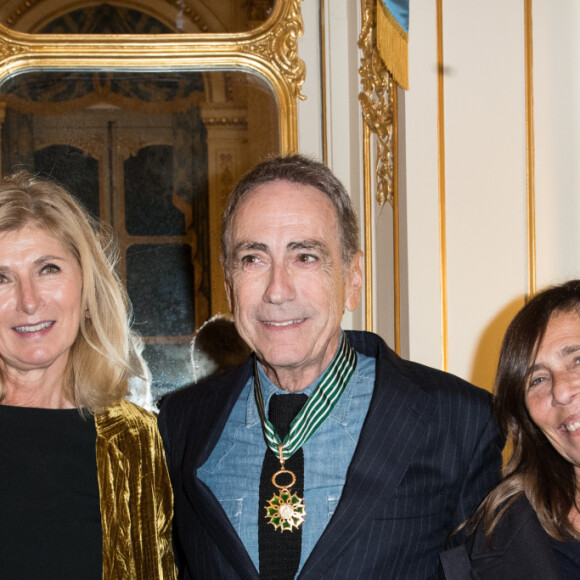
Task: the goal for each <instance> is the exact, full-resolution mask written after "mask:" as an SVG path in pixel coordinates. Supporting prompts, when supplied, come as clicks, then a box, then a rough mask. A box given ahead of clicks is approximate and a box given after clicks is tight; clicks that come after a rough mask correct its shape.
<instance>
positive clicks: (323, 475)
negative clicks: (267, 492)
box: [198, 353, 376, 571]
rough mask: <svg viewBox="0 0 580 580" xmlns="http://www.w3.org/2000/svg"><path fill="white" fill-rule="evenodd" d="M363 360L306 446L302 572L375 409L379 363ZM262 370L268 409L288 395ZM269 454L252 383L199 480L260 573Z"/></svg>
mask: <svg viewBox="0 0 580 580" xmlns="http://www.w3.org/2000/svg"><path fill="white" fill-rule="evenodd" d="M357 359H358V362H357V366H356V369H355V372H354V373H353V375H352V377H351V379H350V381H349V383H348V385H347V386H346V389H345V390H344V393H343V394H342V396H341V398H340V399H339V400H338V402H337V404H336V405H335V407H334V409H333V410H332V412H331V414H330V415H329V416H328V417H327V419H326V421H324V423H323V424H322V425H321V426H320V427H319V428H318V430H317V431H316V432H315V433H314V435H312V437H311V438H310V439H308V441H306V443H305V444H304V445H303V450H304V503H305V504H306V513H307V515H306V519H305V521H304V523H303V524H302V551H301V556H300V567H299V571H300V570H302V567H303V566H304V563H305V562H306V560H307V559H308V556H309V555H310V553H311V552H312V550H313V549H314V546H315V545H316V543H317V542H318V540H319V538H320V536H321V535H322V532H323V531H324V529H325V528H326V526H327V524H328V522H329V520H330V518H331V517H332V514H333V513H334V510H335V509H336V506H337V504H338V501H339V499H340V496H341V494H342V489H343V487H344V483H345V479H346V472H347V469H348V466H349V464H350V462H351V460H352V456H353V454H354V451H355V448H356V444H357V441H358V438H359V435H360V431H361V428H362V425H363V422H364V420H365V417H366V415H367V411H368V409H369V405H370V401H371V396H372V393H373V388H374V383H375V366H376V361H375V359H374V358H371V357H366V356H364V355H361V354H359V353H357ZM258 367H259V373H260V383H261V385H262V394H263V397H264V405H265V408H266V410H267V409H268V405H269V403H270V397H271V396H272V395H273V394H287V392H286V391H282V390H281V389H279V388H277V387H276V386H275V385H274V384H273V383H272V382H271V381H270V380H269V379H268V378H267V377H266V375H265V373H264V371H263V369H262V367H261V365H258ZM322 374H323V373H322ZM321 376H322V375H321ZM319 380H320V377H318V378H317V379H316V380H315V381H314V382H313V383H312V384H310V385H308V386H307V387H306V388H305V389H303V390H302V391H300V392H301V393H304V394H306V395H311V394H312V392H313V391H314V389H315V388H316V386H317V384H318V381H319ZM265 452H266V442H265V441H264V435H263V433H262V426H261V424H260V417H259V415H258V409H257V407H256V402H255V400H254V381H253V378H250V379H249V380H248V382H247V383H246V385H245V386H244V388H243V390H242V392H241V394H240V397H239V398H238V401H237V402H236V404H235V405H234V408H233V409H232V412H231V414H230V416H229V418H228V420H227V423H226V426H225V428H224V430H223V432H222V434H221V437H220V439H219V441H218V443H217V445H216V446H215V448H214V450H213V451H212V453H211V455H210V457H209V458H208V460H207V461H206V462H205V464H204V465H202V466H201V467H200V468H199V470H198V477H199V478H200V479H201V480H202V481H203V482H204V483H205V484H206V485H207V486H208V487H209V488H210V489H211V491H212V492H213V494H214V495H215V496H216V498H217V499H218V500H219V502H220V503H221V505H222V507H223V508H224V511H225V512H226V514H227V515H228V517H229V519H230V521H231V523H232V525H233V527H234V528H235V530H236V532H237V533H238V535H239V536H240V539H241V540H242V543H243V544H244V546H245V548H246V550H247V552H248V554H249V555H250V557H251V559H252V561H253V562H254V565H255V566H256V570H259V569H260V567H259V556H258V518H260V517H265V515H266V512H265V509H264V506H262V505H258V503H259V502H258V490H259V489H260V473H261V471H262V462H263V460H264V454H265Z"/></svg>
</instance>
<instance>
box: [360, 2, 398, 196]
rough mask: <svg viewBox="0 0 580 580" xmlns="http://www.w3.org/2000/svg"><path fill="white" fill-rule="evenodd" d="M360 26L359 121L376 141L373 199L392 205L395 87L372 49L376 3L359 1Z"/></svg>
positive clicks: (393, 186)
mask: <svg viewBox="0 0 580 580" xmlns="http://www.w3.org/2000/svg"><path fill="white" fill-rule="evenodd" d="M361 2H362V26H361V33H360V37H359V41H358V45H359V48H360V49H361V51H362V57H361V66H360V68H359V74H360V78H361V85H362V88H363V90H362V92H361V93H360V95H359V100H360V103H361V107H362V114H363V119H364V122H365V124H366V125H367V127H368V128H369V129H370V131H371V132H372V133H373V134H374V135H376V138H377V159H376V187H377V192H376V199H377V202H378V203H379V204H380V205H384V204H385V203H390V204H391V205H392V204H393V200H394V196H395V153H394V152H395V147H394V140H395V116H396V114H395V104H394V99H395V97H394V94H395V92H396V90H397V85H396V83H395V81H394V80H393V77H392V75H391V73H389V71H388V70H387V69H386V67H385V65H384V64H383V61H382V59H381V57H380V55H379V52H378V50H377V46H376V36H375V31H376V2H375V0H361Z"/></svg>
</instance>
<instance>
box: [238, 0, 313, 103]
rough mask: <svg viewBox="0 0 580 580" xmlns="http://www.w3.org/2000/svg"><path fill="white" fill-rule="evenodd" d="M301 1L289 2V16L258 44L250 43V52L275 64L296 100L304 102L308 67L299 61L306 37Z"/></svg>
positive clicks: (287, 13)
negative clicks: (301, 45) (302, 41)
mask: <svg viewBox="0 0 580 580" xmlns="http://www.w3.org/2000/svg"><path fill="white" fill-rule="evenodd" d="M301 2H302V0H291V1H290V2H289V3H288V8H287V12H286V16H285V18H284V19H283V20H281V21H280V22H278V24H277V25H276V26H275V27H273V28H272V29H270V30H269V31H268V34H266V35H265V36H264V37H263V38H261V39H260V40H259V42H256V43H253V44H251V45H250V46H249V47H248V48H249V51H250V52H253V53H257V54H260V55H262V56H263V57H264V58H265V59H266V60H270V61H272V62H274V63H275V64H276V66H277V67H278V68H279V70H280V71H281V72H282V73H283V74H284V76H285V77H286V79H287V81H288V82H289V83H290V85H291V87H292V94H293V97H294V98H298V99H301V100H304V99H305V98H306V97H305V96H304V95H303V94H302V92H301V90H302V85H303V84H304V79H305V78H306V65H305V64H304V61H303V60H301V59H300V58H298V39H299V38H300V37H301V36H302V35H303V34H304V23H303V21H302V13H301V10H300V3H301Z"/></svg>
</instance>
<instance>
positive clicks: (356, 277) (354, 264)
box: [344, 250, 363, 311]
mask: <svg viewBox="0 0 580 580" xmlns="http://www.w3.org/2000/svg"><path fill="white" fill-rule="evenodd" d="M362 264H363V253H362V251H361V250H359V251H358V252H357V253H356V254H355V255H354V256H353V257H352V259H351V261H350V264H349V266H348V271H347V273H346V278H345V281H344V307H345V308H346V309H347V310H350V311H352V310H354V309H355V308H356V307H357V306H358V303H359V302H360V297H361V291H362V283H363V273H362Z"/></svg>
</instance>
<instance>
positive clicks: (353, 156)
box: [298, 0, 580, 387]
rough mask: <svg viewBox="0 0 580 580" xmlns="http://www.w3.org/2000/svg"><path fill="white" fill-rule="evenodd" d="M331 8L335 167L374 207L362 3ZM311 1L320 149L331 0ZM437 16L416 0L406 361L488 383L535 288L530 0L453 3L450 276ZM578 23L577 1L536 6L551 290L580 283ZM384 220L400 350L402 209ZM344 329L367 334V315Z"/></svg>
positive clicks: (545, 249) (378, 311)
mask: <svg viewBox="0 0 580 580" xmlns="http://www.w3.org/2000/svg"><path fill="white" fill-rule="evenodd" d="M325 4H326V6H325V12H326V14H325V21H324V25H325V34H326V57H327V83H328V84H327V90H328V92H327V94H328V99H327V102H326V110H327V114H328V123H329V131H328V151H329V158H328V163H329V165H330V166H331V167H332V168H333V169H334V170H335V171H336V173H337V174H338V175H339V176H340V178H341V179H342V180H343V182H344V183H345V184H346V185H347V187H349V189H350V191H351V194H352V196H353V199H354V201H355V204H356V205H357V208H358V209H359V211H360V212H361V214H362V209H363V208H362V163H361V152H362V136H361V135H362V133H361V122H360V107H359V102H358V92H359V91H360V88H359V86H358V66H359V58H360V55H359V54H358V49H357V46H356V42H357V39H358V34H359V30H360V6H358V4H359V3H358V2H354V1H352V0H332V2H331V1H330V0H326V2H325ZM302 9H303V14H304V19H305V28H306V30H305V37H304V39H303V40H301V43H300V56H301V58H303V59H304V60H305V61H306V64H307V82H306V84H305V89H304V92H305V94H306V95H307V97H308V99H307V100H306V101H304V102H302V103H300V104H299V111H298V112H299V149H300V150H301V151H302V152H308V153H315V154H317V155H318V156H320V157H321V155H322V133H321V123H320V115H321V111H322V109H323V108H322V102H321V94H322V93H321V91H320V83H321V78H320V64H319V62H320V61H319V58H320V51H319V50H318V44H317V43H318V39H319V33H320V22H319V19H318V14H319V12H318V11H319V3H318V2H312V1H311V0H305V1H304V2H303V4H302ZM435 9H436V3H435V2H427V1H425V0H418V1H417V2H414V3H412V5H411V28H410V45H409V62H410V64H409V67H410V68H409V73H410V75H409V76H410V90H409V91H407V92H406V93H405V94H404V95H403V98H402V99H400V112H401V116H402V118H401V121H400V125H399V128H400V146H401V159H402V160H403V164H404V165H403V167H402V168H401V171H400V174H399V176H400V177H399V179H400V181H399V186H400V200H401V202H400V204H401V208H400V209H401V223H400V228H401V273H402V288H403V296H402V309H403V310H402V312H401V321H402V323H403V328H402V339H403V340H402V354H403V355H404V356H409V357H410V358H412V359H414V360H418V361H420V362H423V363H425V364H429V365H431V366H435V367H439V368H442V367H443V366H444V362H443V361H444V360H445V358H447V360H448V370H449V371H451V372H453V373H456V374H458V375H460V376H462V377H464V378H467V379H469V380H471V381H473V382H475V383H476V384H479V385H481V386H485V387H489V386H490V385H491V382H492V380H493V376H494V373H495V365H496V363H497V354H498V351H499V346H500V342H501V338H502V336H503V333H504V331H505V328H506V326H507V324H508V322H509V320H510V319H511V318H512V316H513V315H514V313H515V312H516V311H517V309H518V308H519V307H520V306H521V304H522V302H523V299H524V295H525V293H526V291H527V283H528V268H529V264H528V259H527V228H526V142H525V130H526V122H525V51H524V2H523V0H521V1H520V2H505V1H504V0H489V1H488V2H485V3H482V2H475V1H474V0H470V1H467V0H445V1H444V2H443V43H444V45H443V46H444V66H445V68H444V71H445V74H444V99H445V107H444V109H443V111H444V128H443V129H444V134H443V136H444V141H445V167H444V168H445V197H446V204H445V210H446V222H445V235H446V242H447V255H446V257H447V269H446V271H444V270H442V268H441V255H440V249H441V243H440V242H441V236H440V229H439V226H440V221H439V219H440V213H439V210H440V205H439V200H440V197H439V195H440V193H439V171H440V167H441V166H440V162H439V155H438V138H439V127H438V122H439V121H440V116H439V108H438V93H437V52H436V50H437V44H436V43H437V36H436V35H437V23H436V11H435ZM579 28H580V3H578V2H577V0H558V3H557V10H556V5H555V3H554V2H553V0H534V1H533V41H534V53H533V56H534V106H535V117H534V122H535V186H536V260H537V270H536V274H537V287H538V288H540V287H542V286H544V285H546V284H549V283H553V282H559V281H562V280H564V279H567V278H571V277H576V276H580V192H579V189H580V163H579V162H578V158H579V154H580V113H579V112H578V106H577V103H579V102H580V66H579V65H580V37H578V35H577V34H576V30H578V29H579ZM372 221H373V234H374V238H373V246H374V252H373V253H374V256H373V260H374V262H373V263H374V278H375V279H374V285H375V286H374V304H373V308H374V311H375V320H374V326H375V329H376V331H377V332H378V333H379V334H381V335H382V336H383V337H385V338H386V339H387V340H388V341H389V342H390V343H391V344H392V342H393V318H394V316H393V312H392V308H391V306H392V284H393V279H392V252H391V246H390V245H391V244H392V241H391V231H392V226H391V223H392V217H391V212H390V208H386V211H385V209H383V210H382V211H380V208H378V207H375V208H374V215H373V220H372ZM442 282H444V285H443V286H442ZM442 288H444V289H445V290H446V293H447V294H446V295H447V309H448V310H447V318H446V320H445V319H444V317H443V316H442V306H441V305H442V301H441V297H442ZM445 323H446V324H447V330H448V334H447V337H448V342H447V345H445V343H444V341H443V329H444V324H445ZM345 326H346V327H349V326H351V327H355V328H363V327H364V316H363V311H362V309H361V310H360V311H359V312H357V313H356V314H355V315H354V316H351V317H346V318H345ZM445 347H446V350H445Z"/></svg>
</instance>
